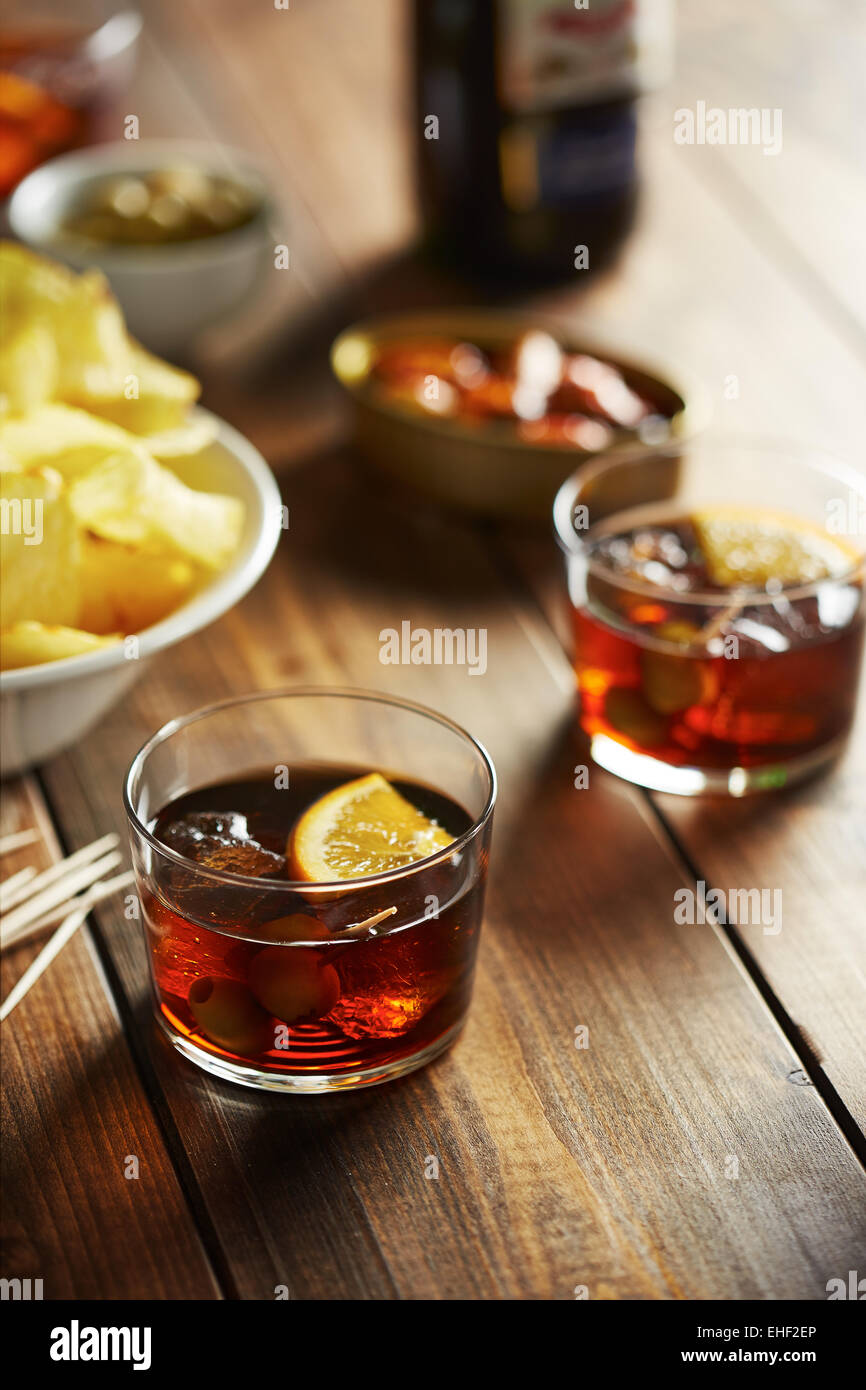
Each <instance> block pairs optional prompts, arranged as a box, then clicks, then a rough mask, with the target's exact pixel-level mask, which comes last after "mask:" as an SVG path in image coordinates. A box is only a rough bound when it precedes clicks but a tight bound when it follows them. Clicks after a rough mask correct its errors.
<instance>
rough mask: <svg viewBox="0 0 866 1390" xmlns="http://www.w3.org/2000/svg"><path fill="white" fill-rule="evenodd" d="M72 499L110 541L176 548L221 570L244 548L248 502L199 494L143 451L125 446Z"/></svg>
mask: <svg viewBox="0 0 866 1390" xmlns="http://www.w3.org/2000/svg"><path fill="white" fill-rule="evenodd" d="M69 500H70V503H71V506H72V510H73V512H74V514H75V516H76V517H77V518H78V521H79V523H80V524H81V525H82V526H85V527H87V528H88V530H90V531H95V532H96V534H97V535H99V536H104V537H105V538H106V539H107V540H112V541H120V542H121V543H122V544H124V545H138V546H143V547H146V548H148V549H150V550H159V549H162V550H164V549H166V548H168V549H170V550H174V551H178V552H179V553H180V554H181V555H185V556H187V557H188V558H189V559H191V560H195V561H196V562H197V563H198V564H201V565H204V566H205V567H206V568H207V569H211V570H214V569H220V568H221V567H222V566H223V565H225V564H226V563H227V562H228V560H230V559H231V557H232V555H233V554H234V552H235V551H236V549H237V547H238V542H239V540H240V535H241V527H242V525H243V516H244V509H243V504H242V503H241V502H239V501H238V500H237V498H235V497H224V496H222V495H221V494H219V493H214V492H196V491H195V490H194V489H193V488H189V487H187V486H186V484H185V483H182V482H181V481H180V479H179V478H176V477H175V475H174V474H173V473H171V472H169V470H168V469H167V468H163V467H162V466H161V465H160V464H158V463H157V462H156V460H155V459H152V458H150V456H149V455H148V454H147V453H146V452H145V450H143V449H138V450H123V451H118V452H117V453H114V454H112V455H110V456H109V457H108V458H107V459H106V460H105V461H104V462H103V463H101V464H98V465H97V467H95V468H92V469H90V471H89V472H87V473H85V474H84V475H83V476H81V477H79V478H77V479H76V480H75V481H74V482H73V483H72V484H71V485H70V488H69Z"/></svg>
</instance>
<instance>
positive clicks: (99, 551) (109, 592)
mask: <svg viewBox="0 0 866 1390" xmlns="http://www.w3.org/2000/svg"><path fill="white" fill-rule="evenodd" d="M201 578H202V572H201V570H199V569H197V568H196V566H195V565H193V564H192V563H191V562H190V561H189V560H184V559H181V558H179V557H178V556H176V555H166V554H160V553H154V554H147V553H146V552H144V551H141V550H136V549H135V548H134V547H132V546H126V545H119V544H117V542H116V541H108V540H104V539H102V537H100V536H91V535H85V537H84V540H83V542H82V569H81V583H82V596H81V613H80V616H79V619H78V621H79V622H80V624H81V626H82V627H85V628H87V629H88V631H90V632H97V633H102V634H106V633H112V632H140V631H141V629H142V628H145V627H151V626H152V625H153V623H158V622H159V621H160V619H162V618H165V617H167V616H168V614H169V613H172V612H174V610H175V609H176V608H179V607H180V605H181V604H182V603H186V601H187V599H189V598H190V597H191V596H192V594H193V593H194V592H195V590H196V588H197V587H198V585H199V583H200V582H201Z"/></svg>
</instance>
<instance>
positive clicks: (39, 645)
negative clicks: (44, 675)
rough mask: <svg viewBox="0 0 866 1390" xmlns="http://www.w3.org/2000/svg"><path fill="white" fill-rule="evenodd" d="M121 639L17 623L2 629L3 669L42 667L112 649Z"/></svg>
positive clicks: (0, 656) (68, 629)
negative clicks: (102, 649) (107, 648)
mask: <svg viewBox="0 0 866 1390" xmlns="http://www.w3.org/2000/svg"><path fill="white" fill-rule="evenodd" d="M119 641H120V635H119V634H118V635H116V636H113V637H96V636H94V634H93V633H92V632H83V631H82V630H81V629H80V628H76V627H49V626H48V625H47V624H46V623H29V622H25V623H15V624H14V625H13V626H12V627H4V628H0V666H2V667H3V668H4V670H7V671H11V670H15V669H16V668H18V667H21V666H43V665H44V664H45V663H46V662H47V661H61V660H62V659H63V658H64V657H67V656H84V655H86V654H87V653H88V652H98V651H99V650H100V649H101V648H102V647H113V646H114V645H115V644H116V643H117V642H119Z"/></svg>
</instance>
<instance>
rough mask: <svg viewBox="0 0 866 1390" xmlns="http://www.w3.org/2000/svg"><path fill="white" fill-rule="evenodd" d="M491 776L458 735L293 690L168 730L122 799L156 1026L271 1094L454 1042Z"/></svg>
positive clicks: (475, 931) (476, 917)
mask: <svg viewBox="0 0 866 1390" xmlns="http://www.w3.org/2000/svg"><path fill="white" fill-rule="evenodd" d="M495 799H496V775H495V772H494V769H493V764H492V763H491V761H490V758H489V757H488V755H487V753H486V752H485V750H484V748H483V747H482V746H481V745H480V744H479V743H478V742H477V741H476V740H475V739H473V738H472V737H471V736H470V735H469V734H468V733H466V732H465V731H464V730H463V729H461V728H460V727H459V726H458V725H456V724H454V723H452V722H451V721H450V720H449V719H446V718H444V717H443V716H441V715H439V714H436V713H434V712H433V711H432V710H428V709H426V708H424V707H423V706H420V705H415V704H411V703H408V702H405V701H402V700H398V699H392V698H390V697H388V696H385V695H378V694H374V693H367V692H362V691H349V690H342V691H341V690H320V689H311V688H299V689H295V690H288V691H281V692H266V693H263V694H253V695H247V696H243V697H240V698H238V699H232V700H228V701H224V702H222V703H219V704H216V705H211V706H209V707H207V708H205V709H201V710H198V711H197V712H195V713H193V714H190V715H187V716H185V717H183V718H180V719H175V720H172V721H171V722H170V723H169V724H166V725H165V726H164V727H163V728H162V729H160V730H159V731H158V732H157V733H156V734H154V735H153V737H152V738H151V739H149V740H148V742H147V743H146V744H145V745H144V747H143V748H142V749H141V751H140V752H139V753H138V755H137V756H136V758H135V759H134V761H133V763H132V766H131V767H130V770H129V773H128V776H127V781H126V787H125V803H126V811H127V815H128V818H129V823H130V834H131V843H132V853H133V862H134V867H135V872H136V876H137V881H138V888H139V896H140V901H141V909H142V917H143V922H144V928H145V934H146V939H147V946H148V954H149V960H150V971H151V980H152V985H153V997H154V1006H155V1011H156V1017H157V1019H158V1021H159V1024H160V1025H161V1027H162V1029H163V1030H164V1032H165V1033H166V1034H167V1035H168V1038H169V1039H170V1041H171V1042H172V1043H173V1045H174V1046H175V1047H176V1048H177V1050H178V1051H179V1052H181V1053H182V1054H183V1055H184V1056H185V1057H187V1058H189V1059H190V1060H191V1061H193V1062H195V1063H197V1064H198V1065H199V1066H201V1067H203V1068H204V1069H205V1070H207V1071H210V1072H213V1073H214V1074H215V1075H217V1076H221V1077H224V1078H227V1079H229V1080H232V1081H235V1082H239V1083H240V1084H242V1085H246V1086H253V1087H260V1088H265V1089H269V1090H280V1091H294V1092H311V1091H330V1090H342V1089H346V1088H351V1087H359V1086H370V1085H375V1084H377V1083H379V1082H383V1081H387V1080H389V1079H390V1078H392V1077H396V1076H401V1075H403V1074H404V1073H406V1072H409V1071H413V1070H414V1069H415V1068H416V1067H420V1066H422V1065H423V1064H424V1063H426V1062H428V1061H430V1060H431V1059H432V1058H433V1057H435V1056H437V1055H438V1054H439V1053H440V1052H442V1051H443V1050H444V1049H445V1048H446V1047H448V1046H449V1045H450V1043H451V1042H453V1040H454V1039H455V1037H456V1036H457V1034H458V1033H459V1031H460V1029H461V1027H462V1025H463V1022H464V1020H465V1017H466V1012H467V1009H468V1007H469V1000H470V995H471V992H472V981H473V974H474V968H475V958H476V952H477V949H478V938H479V933H480V930H481V917H482V907H483V900H484V888H485V880H486V875H487V865H488V858H489V852H490V837H491V831H492V823H493V808H494V803H495Z"/></svg>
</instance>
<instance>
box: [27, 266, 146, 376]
mask: <svg viewBox="0 0 866 1390" xmlns="http://www.w3.org/2000/svg"><path fill="white" fill-rule="evenodd" d="M0 303H2V305H3V316H4V323H5V332H6V333H7V334H8V333H15V332H19V331H20V330H21V328H22V326H23V325H26V326H27V327H30V328H32V327H34V326H39V327H41V328H43V329H45V330H46V331H47V332H48V333H50V335H51V338H52V341H53V342H54V345H55V348H56V352H57V381H56V390H55V394H56V396H57V397H58V398H60V399H66V400H75V399H77V397H78V396H79V395H88V396H93V395H99V396H113V395H120V394H121V393H122V391H123V387H124V382H125V380H126V378H127V376H128V374H129V372H130V371H131V366H130V363H131V360H132V348H131V344H130V342H129V339H128V338H127V335H126V329H125V326H124V322H123V315H122V313H121V311H120V306H119V305H118V303H117V300H116V299H115V298H114V296H113V295H112V293H111V290H110V289H109V286H108V282H107V280H106V279H105V277H104V275H102V274H101V273H100V272H99V271H98V270H89V271H87V272H86V273H85V274H84V275H75V274H74V273H73V272H72V271H69V270H66V269H64V268H63V267H62V266H58V265H55V264H53V263H52V262H51V261H46V260H43V259H42V257H40V256H35V255H34V254H33V253H32V252H30V251H27V250H25V249H24V247H21V246H16V245H15V244H14V243H12V242H2V243H0Z"/></svg>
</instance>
